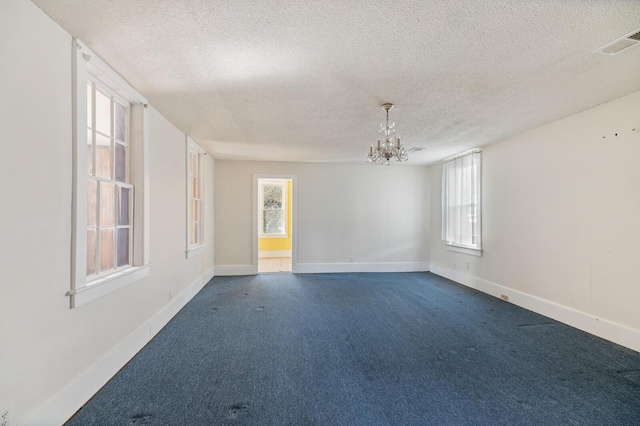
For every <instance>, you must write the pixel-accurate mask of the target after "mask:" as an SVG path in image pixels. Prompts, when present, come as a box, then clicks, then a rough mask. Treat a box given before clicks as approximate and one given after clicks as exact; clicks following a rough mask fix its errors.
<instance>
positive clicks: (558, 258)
mask: <svg viewBox="0 0 640 426" xmlns="http://www.w3.org/2000/svg"><path fill="white" fill-rule="evenodd" d="M639 111H640V92H637V93H634V94H631V95H628V96H625V97H623V98H620V99H617V100H614V101H612V102H609V103H606V104H603V105H600V106H597V107H595V108H592V109H589V110H586V111H583V112H580V113H578V114H575V115H573V116H570V117H567V118H564V119H562V120H558V121H555V122H553V123H550V124H548V125H545V126H542V127H540V128H537V129H535V130H532V131H529V132H527V133H524V134H521V135H519V136H515V137H512V138H510V139H507V140H505V141H503V142H500V143H497V144H493V145H490V146H488V147H485V148H484V149H483V153H482V161H483V165H482V172H483V173H482V191H483V196H482V232H483V235H482V245H483V249H484V252H483V254H482V257H475V256H469V255H465V254H459V253H455V252H452V251H448V250H447V249H446V247H445V245H444V243H443V242H442V240H441V238H440V229H441V211H440V205H441V204H440V194H441V186H440V185H441V171H442V166H441V164H438V165H435V166H433V167H432V168H431V185H432V186H431V229H432V233H431V264H432V270H434V269H435V268H436V267H441V268H444V270H449V271H457V273H460V274H468V275H471V276H473V277H477V278H479V279H481V280H485V281H487V282H490V283H495V284H498V285H500V286H504V287H505V288H508V289H513V290H516V291H519V292H522V293H524V294H527V295H531V296H534V297H536V298H540V299H542V300H545V301H549V302H552V304H558V305H560V306H562V307H567V308H569V309H572V310H576V311H580V312H582V313H586V314H588V315H589V316H591V317H593V319H594V320H595V321H596V322H600V323H602V322H603V320H606V321H608V322H611V323H616V324H618V325H622V328H620V327H618V330H624V327H629V328H631V329H633V330H636V332H637V331H638V330H640V315H638V300H640V286H639V285H638V283H639V282H640V280H639V278H638V267H637V263H638V259H640V245H639V244H638V238H639V237H640V221H639V220H638V218H639V217H640V189H639V188H640V187H639V183H640V167H638V160H640V131H639V129H640V113H639ZM632 129H636V131H635V132H634V131H632ZM465 262H469V269H468V270H467V269H466V265H465ZM454 264H455V267H456V268H457V269H456V268H454ZM462 278H464V276H462ZM547 306H549V307H551V306H552V305H549V304H547ZM550 312H551V311H550ZM589 327H590V326H587V328H589ZM594 327H597V325H594ZM592 330H595V328H594V329H592ZM601 334H602V335H603V337H607V338H616V337H615V336H611V333H610V332H603V333H601ZM635 336H636V337H632V339H631V340H630V341H629V343H627V344H628V345H630V346H634V345H635V347H636V348H640V334H635ZM634 339H635V343H634Z"/></svg>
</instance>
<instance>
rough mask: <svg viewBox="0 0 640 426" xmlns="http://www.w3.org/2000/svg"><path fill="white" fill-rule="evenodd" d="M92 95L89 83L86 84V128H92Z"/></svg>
mask: <svg viewBox="0 0 640 426" xmlns="http://www.w3.org/2000/svg"><path fill="white" fill-rule="evenodd" d="M92 97H93V93H92V90H91V83H88V84H87V127H93V122H92V121H91V112H92V109H93V98H92Z"/></svg>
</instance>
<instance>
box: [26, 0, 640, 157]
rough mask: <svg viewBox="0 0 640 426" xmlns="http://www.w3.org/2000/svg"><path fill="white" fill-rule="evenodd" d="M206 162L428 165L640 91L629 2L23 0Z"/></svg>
mask: <svg viewBox="0 0 640 426" xmlns="http://www.w3.org/2000/svg"><path fill="white" fill-rule="evenodd" d="M33 1H34V3H35V4H37V5H38V6H39V7H41V8H42V9H43V10H44V11H45V12H46V13H47V14H48V15H49V16H51V17H52V18H53V19H54V20H55V21H56V22H58V23H59V24H60V25H61V26H62V27H63V28H65V29H66V30H67V31H69V32H70V33H71V34H72V35H74V36H76V37H78V38H79V39H80V40H82V41H83V42H85V43H86V44H87V45H88V46H89V47H90V48H91V49H93V50H94V51H95V52H96V53H97V54H98V55H100V56H101V57H102V58H103V59H104V60H105V61H106V62H107V63H109V64H110V65H111V66H112V67H113V68H114V69H116V70H117V71H118V72H119V73H120V74H121V75H122V76H123V77H124V78H125V79H127V80H128V81H129V82H130V83H131V84H132V85H133V86H134V87H136V88H137V89H138V90H139V91H140V92H141V93H142V94H144V95H145V96H146V97H147V98H148V99H149V100H150V102H151V104H152V105H153V106H154V107H155V108H156V109H157V110H158V111H160V112H161V113H162V114H163V115H164V116H165V117H167V118H168V119H169V120H170V121H171V122H173V123H174V124H175V125H176V126H178V127H179V128H180V129H181V130H182V131H184V132H186V133H188V134H190V135H191V136H193V137H194V138H195V139H196V140H197V141H199V142H200V143H201V144H202V145H203V146H204V147H205V148H206V149H207V150H208V151H209V152H210V153H211V154H212V155H213V156H214V157H215V158H220V159H247V160H279V161H327V162H361V161H363V160H364V156H365V154H366V152H367V151H368V147H369V145H371V144H373V143H374V142H375V140H376V139H377V137H378V135H377V130H378V124H379V122H381V121H382V120H383V118H384V112H383V111H382V110H380V109H379V105H380V104H382V103H384V102H392V103H394V104H396V108H394V109H393V110H392V111H391V112H390V115H391V120H392V121H395V122H396V123H397V127H398V132H399V134H400V136H401V137H402V139H403V142H404V143H405V144H406V146H407V147H408V148H409V147H414V146H418V147H424V148H426V149H425V150H424V151H422V152H420V153H414V154H412V155H410V159H409V164H429V163H432V162H434V161H437V160H440V159H442V158H444V157H446V156H449V155H452V154H455V153H457V152H460V151H463V150H465V149H468V148H472V147H476V146H481V145H485V144H489V143H492V142H496V141H499V140H501V139H504V138H506V137H508V136H510V135H514V134H517V133H521V132H523V131H526V130H528V129H531V128H534V127H537V126H539V125H542V124H544V123H547V122H550V121H553V120H556V119H559V118H562V117H565V116H567V115H571V114H573V113H576V112H579V111H581V110H584V109H587V108H590V107H593V106H595V105H598V104H600V103H603V102H606V101H609V100H612V99H615V98H617V97H620V96H622V95H626V94H628V93H631V92H633V91H637V90H640V78H639V77H638V76H639V75H640V74H638V70H639V69H640V47H635V48H631V49H629V50H627V51H624V52H622V53H620V54H619V55H617V56H613V57H607V56H603V55H597V54H594V53H591V52H592V51H593V50H594V49H597V48H599V47H601V46H602V45H604V44H606V43H608V42H610V41H613V40H614V39H616V38H618V37H621V36H624V35H625V34H627V33H629V32H630V31H633V30H634V29H636V28H638V27H640V1H638V0H597V1H596V0H557V1H552V0H538V1H523V0H493V1H487V0H440V1H427V0H417V1H413V0H410V1H398V2H389V1H386V0H366V1H365V0H327V1H317V0H281V1H275V0H261V1H260V0H258V1H238V0H216V1H209V0H191V1H177V0H175V1H168V0H136V1H131V0H93V1H86V0H33Z"/></svg>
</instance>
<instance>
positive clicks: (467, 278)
mask: <svg viewBox="0 0 640 426" xmlns="http://www.w3.org/2000/svg"><path fill="white" fill-rule="evenodd" d="M429 269H430V270H431V272H433V273H434V274H436V275H440V276H442V277H445V278H448V279H450V280H451V281H455V282H457V283H460V284H462V285H465V286H467V287H471V288H474V289H476V290H479V291H482V292H483V293H487V294H489V295H491V296H495V297H497V298H500V296H501V295H503V294H504V295H506V296H507V297H508V298H509V302H511V303H513V304H514V305H518V306H520V307H522V308H525V309H528V310H530V311H533V312H536V313H538V314H541V315H544V316H546V317H549V318H552V319H554V320H556V321H560V322H562V323H565V324H567V325H570V326H572V327H575V328H577V329H580V330H582V331H586V332H587V333H591V334H593V335H595V336H598V337H602V338H603V339H606V340H609V341H611V342H614V343H617V344H619V345H622V346H625V347H627V348H629V349H633V350H634V351H638V352H640V330H636V329H633V328H630V327H627V326H626V325H622V324H618V323H616V322H613V321H610V320H607V319H604V318H598V317H596V316H594V315H591V314H588V313H586V312H582V311H578V310H576V309H573V308H570V307H568V306H564V305H561V304H559V303H555V302H551V301H549V300H546V299H542V298H540V297H537V296H532V295H530V294H527V293H523V292H521V291H518V290H513V289H511V288H508V287H504V286H501V285H499V284H496V283H494V282H491V281H487V280H484V279H482V278H477V277H474V276H473V275H469V274H465V273H463V272H460V271H456V270H452V269H449V268H446V267H444V266H440V265H436V264H433V263H431V265H430V268H429Z"/></svg>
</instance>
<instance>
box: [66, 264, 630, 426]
mask: <svg viewBox="0 0 640 426" xmlns="http://www.w3.org/2000/svg"><path fill="white" fill-rule="evenodd" d="M133 424H135V425H142V424H150V425H224V424H229V425H235V424H246V425H428V424H434V425H559V424H563V425H565V424H575V425H640V354H639V353H637V352H634V351H632V350H629V349H626V348H623V347H620V346H618V345H615V344H612V343H610V342H607V341H605V340H602V339H599V338H597V337H594V336H591V335H589V334H587V333H584V332H581V331H579V330H576V329H573V328H571V327H568V326H566V325H563V324H561V323H558V322H556V321H553V320H550V319H548V318H546V317H543V316H540V315H537V314H535V313H532V312H529V311H526V310H524V309H521V308H518V307H516V306H514V305H512V304H509V303H507V302H503V301H501V300H498V299H495V298H493V297H490V296H487V295H484V294H482V293H479V292H476V291H475V290H472V289H468V288H466V287H463V286H460V285H457V284H454V283H452V282H451V281H449V280H446V279H444V278H441V277H438V276H436V275H432V274H430V273H404V274H308V275H291V274H265V275H258V276H248V277H216V278H214V279H213V280H212V281H211V282H210V283H209V284H207V286H206V287H205V288H204V289H203V290H202V291H201V292H200V293H199V294H198V295H197V296H196V297H195V298H194V299H193V300H192V301H191V302H190V303H189V304H188V305H187V306H185V308H184V309H183V310H182V311H181V312H180V313H179V314H178V315H176V317H175V318H174V319H173V320H172V321H171V322H170V323H169V324H168V325H167V326H166V327H165V328H164V329H163V330H162V331H161V332H160V333H159V334H158V335H157V336H156V337H155V338H154V339H153V340H152V341H151V342H150V343H149V344H148V345H147V346H146V347H145V348H144V349H143V350H142V351H141V352H140V353H139V354H138V355H137V356H136V357H135V358H134V359H133V360H131V361H130V362H129V363H128V364H127V365H126V366H125V367H124V368H123V369H122V370H121V371H120V372H119V373H118V374H117V375H116V376H115V377H114V378H113V379H112V380H111V381H110V382H109V383H107V385H105V386H104V388H103V389H102V390H100V392H98V393H97V394H96V395H95V396H94V398H93V399H91V400H90V401H89V402H88V403H87V404H86V405H85V406H84V407H83V408H82V409H80V410H79V411H78V413H77V414H76V415H75V416H74V417H73V418H72V419H71V420H70V421H69V422H68V425H133Z"/></svg>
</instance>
